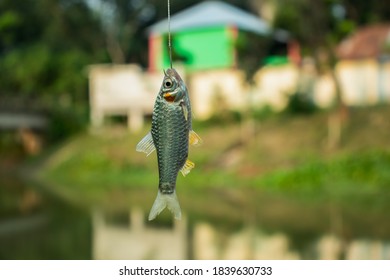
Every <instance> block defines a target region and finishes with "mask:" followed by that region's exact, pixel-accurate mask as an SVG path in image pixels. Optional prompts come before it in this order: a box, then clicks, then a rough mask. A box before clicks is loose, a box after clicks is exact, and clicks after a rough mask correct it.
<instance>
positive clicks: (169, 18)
mask: <svg viewBox="0 0 390 280" xmlns="http://www.w3.org/2000/svg"><path fill="white" fill-rule="evenodd" d="M168 49H169V62H170V64H171V69H172V42H171V1H170V0H168Z"/></svg>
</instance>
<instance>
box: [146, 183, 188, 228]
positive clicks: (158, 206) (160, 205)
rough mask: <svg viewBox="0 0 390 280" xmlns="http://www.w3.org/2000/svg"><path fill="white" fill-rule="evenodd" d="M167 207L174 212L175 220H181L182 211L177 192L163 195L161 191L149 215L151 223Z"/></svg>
mask: <svg viewBox="0 0 390 280" xmlns="http://www.w3.org/2000/svg"><path fill="white" fill-rule="evenodd" d="M165 207H167V208H168V209H169V211H171V212H172V214H173V215H174V216H175V219H177V220H180V219H181V210H180V205H179V200H178V199H177V196H176V192H175V191H174V192H173V193H172V194H162V193H161V192H160V190H158V193H157V197H156V200H155V201H154V203H153V206H152V209H151V210H150V213H149V221H151V220H153V219H154V218H156V217H157V215H158V214H160V213H161V211H162V210H164V209H165Z"/></svg>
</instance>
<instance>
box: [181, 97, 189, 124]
mask: <svg viewBox="0 0 390 280" xmlns="http://www.w3.org/2000/svg"><path fill="white" fill-rule="evenodd" d="M180 105H181V109H182V110H183V115H184V118H185V119H186V121H188V116H189V112H188V108H187V106H186V104H185V102H184V101H183V100H182V101H181V102H180Z"/></svg>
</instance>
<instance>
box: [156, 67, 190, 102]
mask: <svg viewBox="0 0 390 280" xmlns="http://www.w3.org/2000/svg"><path fill="white" fill-rule="evenodd" d="M160 94H161V96H162V97H163V98H164V99H165V101H166V102H169V103H178V102H181V101H182V100H183V99H184V98H188V93H187V88H186V86H185V84H184V82H183V80H182V78H181V77H180V75H179V74H178V73H177V72H176V70H175V69H173V68H170V69H168V70H166V71H164V80H163V83H162V86H161V90H160Z"/></svg>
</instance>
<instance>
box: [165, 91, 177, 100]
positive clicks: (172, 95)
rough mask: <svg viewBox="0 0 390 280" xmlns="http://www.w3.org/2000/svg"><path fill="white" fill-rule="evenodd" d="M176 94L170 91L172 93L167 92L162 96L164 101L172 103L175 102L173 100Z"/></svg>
mask: <svg viewBox="0 0 390 280" xmlns="http://www.w3.org/2000/svg"><path fill="white" fill-rule="evenodd" d="M176 94H177V91H176V90H175V91H172V92H167V93H165V94H164V95H163V97H164V99H165V100H166V101H167V102H169V103H173V102H175V98H176Z"/></svg>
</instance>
